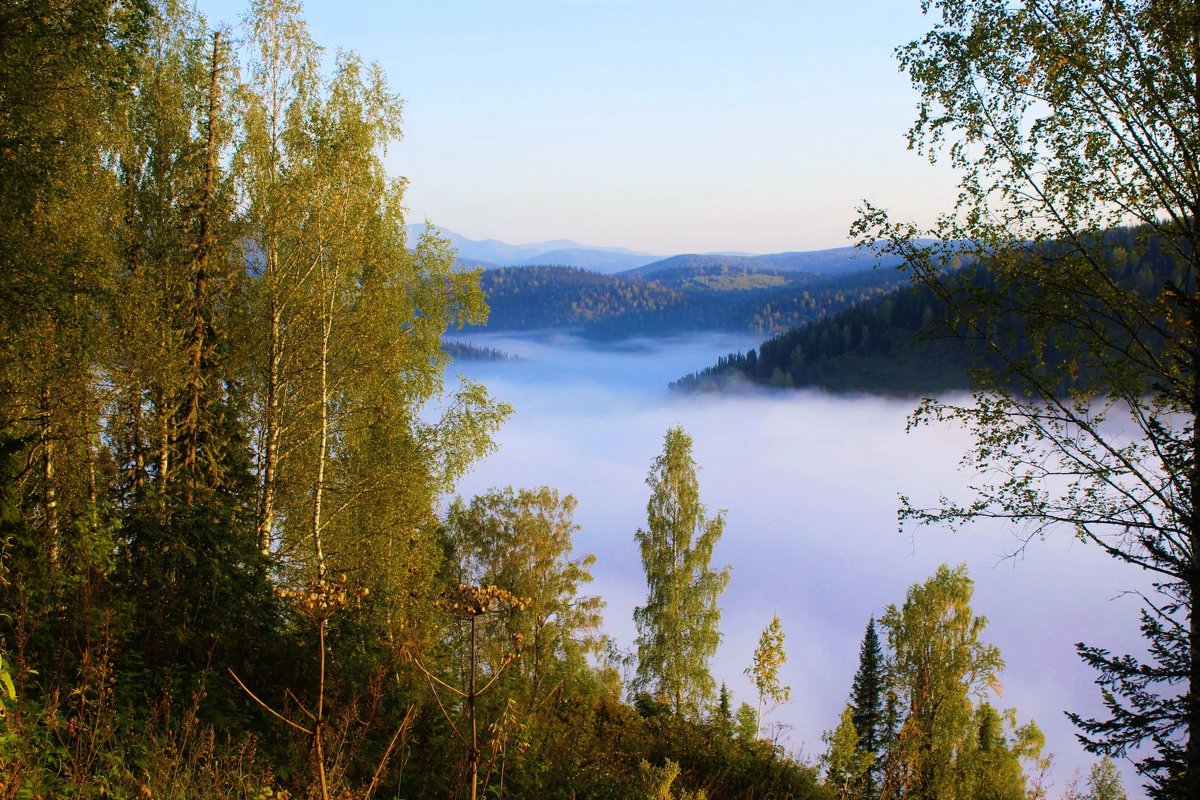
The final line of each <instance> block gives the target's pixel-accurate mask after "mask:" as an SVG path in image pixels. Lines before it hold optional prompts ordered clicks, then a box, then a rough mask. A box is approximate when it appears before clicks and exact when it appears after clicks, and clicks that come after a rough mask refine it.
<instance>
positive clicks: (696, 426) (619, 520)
mask: <svg viewBox="0 0 1200 800" xmlns="http://www.w3.org/2000/svg"><path fill="white" fill-rule="evenodd" d="M470 340H471V341H474V342H476V343H477V344H482V345H485V346H489V347H494V348H497V349H500V350H503V351H505V352H509V353H515V354H519V355H521V356H523V357H524V358H525V360H524V361H520V362H490V363H473V362H462V363H458V364H455V365H452V367H451V370H450V373H451V374H452V375H453V374H454V373H455V372H458V371H465V372H467V373H468V374H470V375H471V376H472V377H475V378H477V379H479V380H482V381H483V382H484V383H485V385H486V386H487V387H488V388H489V390H490V391H491V392H492V393H493V394H494V395H495V396H496V397H497V398H498V399H500V400H504V401H507V402H510V403H512V405H513V406H514V407H515V412H514V415H513V417H512V418H511V419H510V420H509V421H508V422H507V423H506V424H505V425H504V427H503V428H502V429H501V431H500V433H499V435H498V444H499V448H498V449H497V451H496V452H495V453H493V454H492V455H490V456H488V457H487V458H486V459H484V460H483V462H482V463H480V464H479V465H477V466H476V468H475V469H474V470H473V471H472V472H471V473H470V474H469V475H468V476H467V477H466V478H465V479H464V480H463V481H462V483H461V484H460V486H459V491H460V492H461V493H462V494H463V496H465V497H470V496H472V495H475V494H479V493H482V492H485V491H487V490H488V489H490V488H493V487H503V486H508V485H512V486H518V487H530V488H532V487H536V486H539V485H548V486H552V487H554V488H556V489H558V490H559V491H560V493H563V494H565V493H571V494H573V495H575V497H576V498H577V499H578V501H579V504H578V507H577V509H576V512H575V521H576V522H577V523H578V524H579V525H580V530H579V532H578V533H577V534H576V536H575V538H574V544H575V552H576V554H577V555H578V554H583V553H594V554H596V556H597V560H596V564H595V566H594V567H593V570H592V571H593V574H594V576H595V581H594V583H592V584H590V585H588V586H587V587H585V588H584V589H583V593H584V594H597V595H599V596H600V597H602V598H603V599H604V600H605V601H606V602H607V608H606V610H605V631H606V633H608V634H610V635H611V636H613V637H614V639H615V640H616V643H617V644H618V646H619V647H621V648H623V649H626V650H632V648H633V643H634V641H635V637H636V634H637V631H636V629H635V627H634V624H633V619H632V615H633V608H634V607H635V606H637V605H641V604H644V602H645V599H646V584H645V576H644V572H643V568H642V564H641V559H640V554H639V551H638V546H637V544H636V541H635V539H634V531H635V530H637V529H638V528H639V527H642V528H644V527H645V525H646V502H647V500H648V499H649V496H650V490H649V488H648V487H647V486H646V483H645V478H646V474H647V472H648V471H649V469H650V465H651V463H652V461H653V460H654V458H655V457H656V456H658V455H659V454H660V453H661V451H662V444H663V436H664V435H665V433H666V431H667V429H668V428H670V427H673V426H676V425H680V426H682V427H683V428H684V429H685V430H686V431H687V432H688V434H689V435H691V437H692V439H693V442H694V445H693V456H694V458H695V460H696V462H697V463H698V464H699V467H700V469H699V473H698V477H699V483H700V496H701V499H702V501H703V502H704V504H705V505H706V507H707V509H708V512H709V515H710V516H711V515H712V514H715V513H717V512H718V511H721V510H724V511H725V516H726V524H725V534H724V536H723V537H722V539H721V541H720V543H719V544H718V546H717V547H716V549H715V552H714V556H713V561H714V566H721V565H724V564H728V565H730V566H731V567H732V578H731V580H730V584H729V587H728V589H727V590H726V591H725V592H724V593H723V595H722V596H721V598H720V607H721V633H722V644H721V647H720V649H719V650H718V652H717V655H716V657H715V658H714V659H713V662H712V664H711V670H712V673H713V675H714V677H715V678H716V679H717V680H718V681H723V682H725V683H727V685H728V687H729V688H730V690H732V692H733V694H734V701H735V703H740V702H742V701H746V702H750V703H751V704H753V703H754V702H755V695H754V689H753V686H752V685H751V683H750V682H749V680H748V679H747V678H746V677H745V675H744V674H743V670H744V669H745V668H746V667H747V666H749V665H750V663H751V659H752V656H753V652H754V648H755V646H756V645H757V643H758V637H759V634H760V633H761V631H762V630H763V628H764V627H766V625H767V624H768V623H769V622H770V621H771V618H772V616H773V615H775V614H778V615H779V618H780V621H781V623H782V625H783V630H784V633H785V636H786V644H785V649H786V651H787V654H788V661H787V663H786V664H785V666H784V668H783V670H782V671H781V679H782V681H783V682H784V683H785V684H787V685H790V686H791V687H792V690H793V692H792V701H791V702H789V703H787V704H785V705H783V706H782V707H780V708H778V709H776V710H774V711H773V712H771V713H770V714H769V715H768V716H767V717H766V722H767V723H768V725H770V724H771V723H782V724H784V725H786V726H788V727H787V729H786V731H785V732H784V734H783V738H782V742H783V744H784V745H785V747H787V748H788V749H789V751H791V752H793V753H796V754H798V755H799V756H800V757H801V758H803V759H805V760H813V759H815V758H817V757H818V756H820V755H821V754H822V753H823V752H824V750H825V744H824V742H823V741H822V740H821V735H822V733H823V732H824V731H827V730H830V729H832V728H833V727H835V726H836V724H837V721H838V715H839V714H840V713H841V711H842V708H843V706H844V704H845V702H846V700H847V698H848V695H849V691H850V684H851V680H852V678H853V675H854V672H855V670H856V669H857V667H858V653H859V646H860V643H861V640H862V636H863V632H864V629H865V626H866V624H867V620H868V619H869V618H870V616H871V615H875V616H876V618H878V617H879V616H880V615H881V614H882V613H883V612H884V610H885V608H886V607H887V605H888V604H892V603H894V604H896V605H902V604H903V602H904V599H905V593H906V592H907V590H908V588H909V587H910V586H912V585H913V584H916V583H920V582H923V581H925V580H926V579H928V578H929V577H930V576H932V575H933V574H934V572H935V571H936V570H937V567H938V565H940V564H943V563H946V564H949V565H951V566H956V565H958V564H966V566H967V569H968V570H969V573H970V575H971V578H972V579H973V580H974V581H975V597H974V599H973V602H972V609H973V611H974V613H975V614H976V615H979V616H984V617H986V618H987V620H988V623H987V626H986V628H985V629H984V634H983V636H982V638H983V640H984V641H985V642H987V643H989V644H993V645H995V646H997V647H998V648H999V649H1000V652H1001V654H1002V656H1003V657H1004V660H1005V662H1006V668H1005V670H1004V672H1003V674H1002V675H1001V685H1002V687H1003V691H1002V693H1001V695H1000V696H998V697H997V696H993V697H990V698H989V700H990V701H991V702H992V703H993V704H994V705H996V706H997V707H998V708H1001V709H1007V708H1015V709H1017V712H1018V718H1019V720H1020V721H1021V723H1022V724H1023V723H1025V722H1027V721H1029V720H1030V719H1032V720H1034V721H1036V722H1037V724H1038V725H1039V727H1041V729H1042V730H1043V731H1044V732H1045V734H1046V751H1047V752H1049V753H1053V754H1054V766H1053V769H1052V770H1051V771H1050V773H1049V775H1048V781H1049V783H1051V784H1053V787H1051V788H1050V792H1049V796H1050V797H1061V796H1062V793H1063V790H1064V789H1065V788H1066V786H1067V782H1068V781H1069V780H1070V778H1071V775H1072V773H1073V772H1074V771H1076V770H1078V771H1079V772H1080V773H1081V774H1082V776H1083V777H1084V778H1086V776H1087V774H1088V770H1089V769H1090V766H1091V765H1092V764H1093V763H1095V759H1094V757H1093V756H1090V755H1088V754H1087V753H1085V752H1084V751H1083V750H1082V748H1081V747H1080V746H1079V744H1078V742H1077V741H1076V739H1075V734H1076V732H1077V731H1076V729H1075V728H1074V727H1073V726H1072V724H1071V722H1070V721H1069V720H1068V719H1067V718H1066V716H1065V714H1064V712H1065V711H1073V712H1076V713H1079V714H1081V715H1083V716H1085V717H1088V716H1093V717H1099V718H1103V717H1104V716H1105V712H1104V709H1103V708H1102V706H1101V703H1100V692H1099V689H1098V688H1097V687H1096V685H1095V678H1096V673H1094V672H1093V671H1092V670H1091V669H1089V668H1088V667H1087V666H1086V665H1085V664H1083V663H1082V662H1081V661H1080V659H1079V657H1078V655H1077V654H1076V653H1075V643H1076V642H1080V641H1083V642H1086V643H1088V644H1092V645H1097V646H1101V647H1105V648H1109V649H1110V650H1111V651H1113V652H1115V653H1133V654H1140V653H1144V642H1143V641H1142V640H1141V638H1140V635H1139V632H1138V608H1139V604H1138V601H1137V599H1136V598H1135V597H1133V596H1131V595H1128V594H1125V593H1126V592H1128V591H1131V590H1138V589H1145V588H1147V586H1148V582H1149V581H1148V578H1147V577H1146V576H1145V575H1144V574H1142V573H1140V572H1139V571H1137V570H1134V569H1132V568H1130V567H1129V566H1128V565H1125V564H1122V563H1119V562H1117V561H1115V560H1114V559H1111V558H1109V557H1107V556H1106V555H1104V554H1103V553H1102V552H1101V551H1099V550H1098V549H1097V548H1094V547H1087V546H1085V545H1083V544H1082V543H1080V542H1079V541H1077V540H1075V539H1074V537H1073V536H1072V535H1071V534H1070V531H1059V532H1058V533H1057V534H1056V535H1051V536H1048V537H1047V538H1046V539H1045V540H1037V541H1034V542H1031V543H1030V544H1029V546H1028V547H1027V548H1026V549H1025V550H1024V551H1023V552H1020V546H1021V542H1020V541H1019V539H1018V538H1016V535H1015V533H1014V531H1011V530H1009V529H1008V528H1006V527H1005V526H1004V525H1002V524H999V523H994V522H993V523H990V524H989V523H985V522H980V523H976V524H973V525H969V526H966V527H965V528H964V529H963V530H961V531H959V532H957V533H951V532H949V531H947V530H944V529H937V528H913V527H906V528H905V529H904V530H903V531H901V530H899V529H898V523H897V518H896V511H897V507H898V505H899V500H898V495H899V494H901V493H904V494H907V495H909V496H911V497H912V499H913V501H914V503H916V504H918V505H922V504H934V503H936V501H937V497H938V495H939V494H940V493H943V492H944V493H946V494H947V495H949V496H951V497H956V498H958V499H965V498H967V497H969V496H970V494H969V489H968V486H969V484H970V483H971V482H972V481H973V480H974V479H975V478H976V477H977V476H976V475H975V474H974V473H973V472H972V471H971V470H960V469H958V462H959V459H960V458H961V456H962V455H963V454H964V453H965V452H966V450H967V448H968V445H969V443H970V439H969V437H968V436H967V434H966V433H965V432H964V431H962V430H961V429H955V428H953V427H950V426H931V427H922V428H918V429H915V430H913V431H906V420H907V418H908V416H909V414H910V413H911V412H912V410H913V408H914V406H915V403H916V401H915V400H912V399H907V400H906V399H881V398H872V397H846V396H834V395H828V394H823V393H820V392H812V391H798V392H764V393H757V394H747V395H701V396H685V397H678V396H673V395H669V394H668V393H667V391H666V388H665V387H666V383H667V382H668V381H669V380H672V379H674V378H677V377H680V376H681V375H683V374H686V373H688V372H692V371H695V370H697V369H699V368H701V367H703V366H706V365H708V364H711V363H712V361H713V360H714V358H715V357H714V353H722V352H728V351H729V350H737V349H739V348H741V349H743V350H744V349H745V348H746V347H748V346H751V345H752V344H754V343H753V342H751V341H749V340H746V341H738V340H736V339H733V338H731V337H729V336H728V335H716V334H711V335H692V336H689V337H686V338H679V339H668V340H655V341H653V342H646V341H643V342H626V343H624V344H623V345H622V346H620V347H611V346H610V347H605V348H588V347H584V346H582V345H581V344H580V343H579V342H578V341H574V340H571V339H568V338H564V337H559V338H556V339H552V340H538V339H531V338H528V337H516V336H506V335H504V334H489V335H486V336H484V335H476V334H473V335H472V336H471V337H470ZM880 635H881V638H884V637H883V634H882V631H881V632H880ZM1119 766H1120V768H1121V769H1122V771H1123V773H1124V775H1125V780H1124V783H1125V788H1126V789H1127V790H1128V792H1129V796H1130V797H1131V798H1140V797H1142V796H1143V795H1142V793H1141V791H1140V784H1141V781H1140V780H1139V779H1138V778H1137V777H1136V776H1135V775H1134V774H1133V771H1132V769H1131V767H1130V764H1129V763H1127V762H1123V763H1121V764H1120V765H1119Z"/></svg>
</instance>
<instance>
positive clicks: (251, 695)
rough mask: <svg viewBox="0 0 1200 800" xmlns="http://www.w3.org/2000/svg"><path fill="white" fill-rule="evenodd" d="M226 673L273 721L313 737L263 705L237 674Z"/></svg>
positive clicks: (310, 732) (306, 730)
mask: <svg viewBox="0 0 1200 800" xmlns="http://www.w3.org/2000/svg"><path fill="white" fill-rule="evenodd" d="M227 671H228V672H229V675H230V677H232V678H233V679H234V680H235V681H236V682H237V685H238V686H240V687H241V688H242V691H243V692H245V693H246V694H247V695H249V696H250V699H251V700H253V701H254V702H256V703H258V704H259V705H260V706H262V707H263V708H264V709H266V711H267V713H268V714H270V715H271V716H273V717H275V719H277V720H279V721H280V722H282V723H284V724H285V725H290V726H291V727H293V728H295V729H296V730H298V731H300V732H301V733H303V734H304V735H305V736H312V735H313V732H312V731H310V730H309V729H308V728H305V727H304V726H302V725H298V724H296V723H295V722H292V721H291V720H290V719H288V718H287V717H285V716H283V715H282V714H280V713H279V712H278V711H276V710H275V709H273V708H271V707H270V706H269V705H267V704H266V703H264V702H263V701H262V700H260V699H258V695H256V694H255V693H254V692H252V691H250V689H249V688H248V687H247V686H246V684H244V683H242V679H241V678H239V677H238V676H237V673H236V672H234V671H233V670H232V669H229V670H227ZM305 713H307V712H305Z"/></svg>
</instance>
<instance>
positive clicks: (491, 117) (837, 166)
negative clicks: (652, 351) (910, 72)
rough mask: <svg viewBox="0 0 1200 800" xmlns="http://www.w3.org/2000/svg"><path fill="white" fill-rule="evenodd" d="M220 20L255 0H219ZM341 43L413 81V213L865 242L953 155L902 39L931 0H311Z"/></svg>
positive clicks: (667, 240) (478, 234) (661, 233)
mask: <svg viewBox="0 0 1200 800" xmlns="http://www.w3.org/2000/svg"><path fill="white" fill-rule="evenodd" d="M199 7H200V10H201V11H202V12H203V13H205V14H206V15H207V16H208V18H209V21H210V22H214V23H215V22H224V23H229V24H234V23H236V22H237V20H238V19H239V18H240V17H241V15H242V14H243V13H244V11H245V9H246V7H247V4H246V3H244V2H240V1H238V0H200V2H199ZM305 12H306V17H307V19H308V21H309V24H310V26H311V28H312V32H313V35H314V37H315V38H316V40H317V41H318V42H319V43H321V44H322V45H324V46H325V47H326V48H328V49H329V50H330V51H332V50H334V49H336V48H339V47H341V48H346V49H353V50H356V51H358V53H359V54H360V55H361V56H362V57H363V58H364V59H365V60H367V61H378V62H380V63H381V64H382V65H383V67H384V70H385V71H386V72H387V74H388V77H389V80H390V82H391V85H392V87H393V88H394V89H395V90H396V91H397V92H398V93H399V94H400V95H401V96H402V97H403V98H404V100H405V104H406V105H405V139H404V141H402V142H400V143H398V144H397V145H396V146H394V147H393V148H392V150H391V151H390V153H389V156H388V166H389V169H390V170H391V171H392V172H393V174H396V175H403V176H405V177H407V178H409V179H410V181H411V185H410V189H409V194H408V202H407V206H408V207H409V209H410V211H411V217H412V219H411V220H410V221H420V220H422V219H424V218H429V219H431V220H432V221H433V222H434V223H435V224H438V225H442V226H445V227H447V228H450V229H452V230H455V231H457V232H459V233H461V234H463V235H465V236H468V237H470V238H476V239H482V238H496V239H502V240H504V241H508V242H513V243H519V242H529V241H537V240H545V239H555V238H568V239H575V240H577V241H581V242H584V243H586V244H593V245H604V246H623V247H630V248H633V249H639V250H646V251H649V252H653V253H660V254H670V253H677V252H702V251H712V250H741V251H749V252H776V251H781V250H807V249H818V248H823V247H833V246H839V245H842V244H845V243H847V241H848V228H849V225H850V223H851V221H852V220H853V219H854V216H855V211H854V209H855V207H856V206H857V205H858V204H859V203H860V202H861V200H862V199H863V198H869V199H871V200H872V201H873V202H875V203H877V204H879V205H882V206H884V207H886V208H888V209H890V210H891V211H893V212H894V213H895V214H896V215H897V216H899V217H904V218H913V219H916V220H918V221H922V222H927V221H929V220H931V219H932V217H933V215H934V214H935V213H936V212H937V211H938V210H944V209H946V208H947V207H948V206H949V205H950V203H951V202H952V199H953V196H954V192H953V180H952V176H950V174H949V173H948V172H947V171H946V170H945V169H943V168H940V167H939V168H934V167H930V166H929V165H928V163H927V162H926V161H925V160H924V159H923V158H921V157H920V156H918V155H916V154H914V153H911V152H909V151H908V150H907V149H906V144H905V137H904V134H905V131H906V129H907V127H908V125H909V123H910V121H911V119H912V117H913V114H914V105H915V102H916V96H915V94H914V92H913V91H912V89H911V87H910V86H909V84H908V81H907V78H906V77H905V76H904V75H902V74H900V73H899V72H898V71H897V67H896V62H895V59H894V57H893V55H892V50H893V49H894V47H895V46H896V45H898V44H901V43H903V42H905V41H907V40H908V39H911V38H914V37H916V36H918V35H919V34H921V33H922V32H924V31H925V30H928V29H929V27H930V26H931V25H932V21H931V20H929V19H927V18H924V17H922V15H921V13H920V9H919V2H918V0H857V1H856V0H846V2H835V1H833V0H831V1H829V2H820V3H818V2H812V0H791V2H767V1H765V0H763V1H759V0H747V1H746V2H740V3H734V2H704V1H703V0H644V1H643V2H630V1H628V0H615V1H611V0H610V1H608V2H586V1H585V0H553V1H552V0H542V1H541V2H533V1H531V0H514V1H513V2H500V1H498V0H491V1H490V2H488V1H480V2H444V3H430V2H424V3H411V4H408V3H399V2H394V1H393V2H387V1H385V0H360V1H359V2H352V3H351V2H329V1H328V0H311V2H309V3H307V4H306V8H305Z"/></svg>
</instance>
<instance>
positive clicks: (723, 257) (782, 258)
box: [626, 247, 896, 278]
mask: <svg viewBox="0 0 1200 800" xmlns="http://www.w3.org/2000/svg"><path fill="white" fill-rule="evenodd" d="M874 265H875V259H874V257H873V256H871V254H869V253H864V252H862V251H860V250H859V249H858V248H856V247H835V248H831V249H828V250H808V251H800V252H788V253H770V254H767V255H741V254H725V253H705V254H695V253H690V254H686V255H677V256H671V257H670V258H664V259H662V260H661V261H655V262H653V263H651V264H646V265H645V266H641V267H638V268H637V269H633V270H630V271H629V272H627V273H626V275H627V276H629V275H636V276H638V277H640V278H658V277H660V276H661V275H663V274H670V273H674V272H677V271H679V270H697V269H713V268H722V267H727V268H730V269H744V270H754V271H760V270H763V271H773V272H803V273H811V274H819V275H827V276H832V275H845V274H848V273H852V272H860V271H862V270H868V269H871V268H872V267H873V266H874ZM895 265H896V261H895V260H894V259H893V260H891V261H886V262H885V263H884V264H883V266H889V267H890V266H895Z"/></svg>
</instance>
